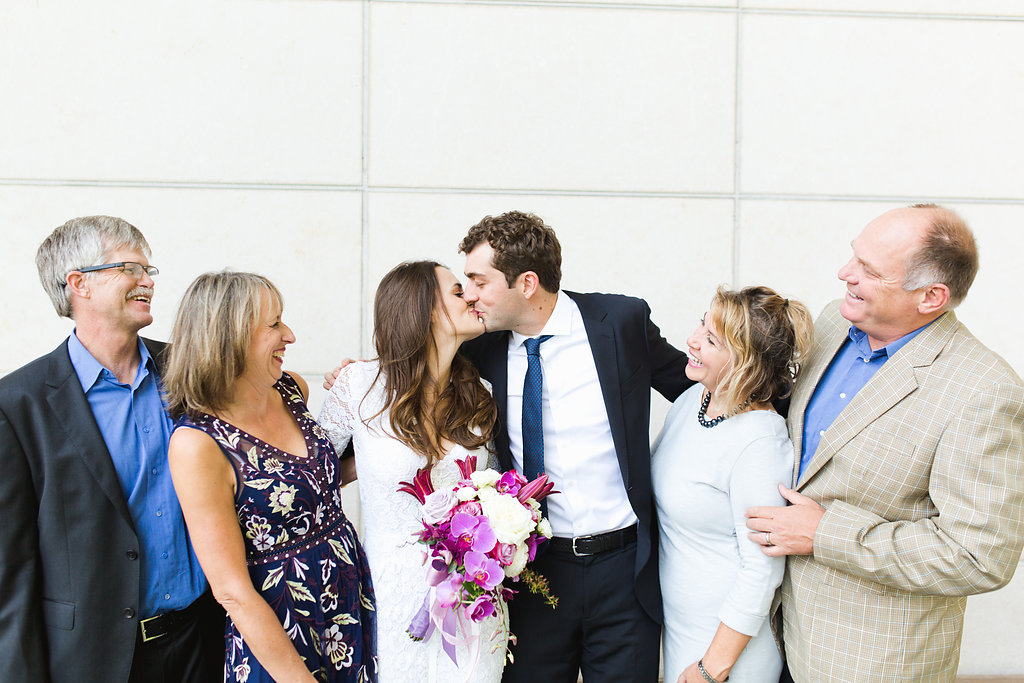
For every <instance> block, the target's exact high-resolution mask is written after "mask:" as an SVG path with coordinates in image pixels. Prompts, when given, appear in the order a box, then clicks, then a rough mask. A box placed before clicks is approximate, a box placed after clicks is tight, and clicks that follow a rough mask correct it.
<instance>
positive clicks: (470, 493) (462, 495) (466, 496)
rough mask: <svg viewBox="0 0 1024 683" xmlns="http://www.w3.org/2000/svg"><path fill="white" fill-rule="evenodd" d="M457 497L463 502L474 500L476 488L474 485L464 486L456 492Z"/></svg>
mask: <svg viewBox="0 0 1024 683" xmlns="http://www.w3.org/2000/svg"><path fill="white" fill-rule="evenodd" d="M455 497H456V498H458V499H459V500H461V501H462V502H463V503H465V502H466V501H470V500H473V499H474V498H476V489H475V488H473V487H472V486H462V487H460V488H459V490H458V491H456V492H455Z"/></svg>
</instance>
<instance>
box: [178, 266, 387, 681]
mask: <svg viewBox="0 0 1024 683" xmlns="http://www.w3.org/2000/svg"><path fill="white" fill-rule="evenodd" d="M281 310H282V301H281V295H280V293H279V292H278V290H277V288H276V287H274V285H273V284H271V283H270V282H269V281H268V280H266V279H265V278H263V277H261V276H259V275H253V274H251V273H232V272H223V273H207V274H205V275H201V276H200V277H199V278H197V279H196V280H195V282H193V283H192V285H191V286H190V287H189V289H188V291H187V292H186V293H185V296H184V298H183V300H182V303H181V307H180V309H179V311H178V316H177V319H176V321H175V323H174V331H173V332H172V335H171V336H172V346H171V356H170V359H169V361H168V371H167V373H166V375H165V378H164V383H165V387H166V390H167V396H168V403H169V406H170V410H171V413H172V415H183V417H182V418H181V419H180V420H179V421H178V425H177V429H176V430H175V432H174V434H173V435H172V437H171V445H170V456H169V457H170V467H171V475H172V477H173V479H174V487H175V490H176V492H177V494H178V498H179V500H180V501H181V508H182V512H183V513H184V515H185V521H186V524H187V526H188V530H189V535H190V537H191V540H192V544H193V546H194V547H195V551H196V555H197V557H198V558H199V563H200V564H201V565H202V568H203V571H204V572H205V573H206V576H207V578H208V579H209V581H210V585H211V587H212V588H213V593H214V596H215V597H216V598H217V600H218V601H219V602H220V603H221V604H222V605H223V606H224V608H225V609H226V610H227V613H228V617H229V618H228V620H227V627H226V643H225V646H226V661H225V680H229V681H237V682H238V683H254V682H261V683H262V682H269V681H278V682H284V681H296V682H299V681H301V682H302V683H311V682H313V681H321V682H326V681H331V682H333V681H352V682H362V681H375V680H376V675H377V663H376V656H375V649H376V648H375V637H376V628H375V626H376V614H375V600H374V594H373V587H372V585H371V582H370V576H369V568H368V566H367V563H366V558H365V556H364V554H363V550H362V548H361V546H360V545H359V542H358V540H357V539H356V535H355V532H354V530H353V528H352V525H351V524H349V522H348V520H347V519H346V518H345V513H344V512H343V511H342V509H341V495H340V487H341V484H342V481H343V479H349V478H351V475H352V472H351V471H349V472H344V471H343V469H344V465H343V464H342V463H341V462H340V461H339V459H338V456H337V454H336V453H335V451H334V448H333V447H332V446H331V443H330V442H329V441H328V440H327V439H326V438H325V436H324V434H323V432H322V431H321V429H320V427H319V426H318V425H317V423H316V421H315V420H314V419H313V417H312V416H311V415H310V414H309V411H308V410H307V408H306V403H305V399H306V394H307V387H306V383H305V382H304V381H303V380H302V378H301V377H298V376H292V375H290V374H288V373H286V372H284V371H283V370H282V364H283V359H284V352H285V347H286V346H287V345H288V344H291V343H292V342H294V341H295V336H294V335H293V334H292V331H291V330H290V329H289V328H288V326H287V325H285V324H284V323H283V322H282V321H281ZM349 469H351V466H349Z"/></svg>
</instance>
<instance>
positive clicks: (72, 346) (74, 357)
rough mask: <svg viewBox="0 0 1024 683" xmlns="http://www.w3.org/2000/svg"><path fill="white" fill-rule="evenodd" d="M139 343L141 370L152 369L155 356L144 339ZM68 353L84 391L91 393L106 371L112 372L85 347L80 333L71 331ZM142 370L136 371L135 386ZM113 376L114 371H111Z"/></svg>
mask: <svg viewBox="0 0 1024 683" xmlns="http://www.w3.org/2000/svg"><path fill="white" fill-rule="evenodd" d="M138 344H139V355H140V356H141V358H140V360H139V371H140V372H141V370H142V368H146V369H147V370H150V371H152V369H153V368H151V367H150V363H152V362H153V357H152V356H151V355H150V354H149V349H148V348H146V345H145V344H143V343H142V339H139V340H138ZM68 355H69V356H70V357H71V365H72V366H74V368H75V374H76V375H78V381H79V382H81V384H82V391H83V392H85V393H89V390H90V389H92V387H93V385H94V384H96V382H97V381H98V380H99V378H100V377H101V375H102V374H103V372H104V371H106V372H107V373H110V370H107V368H105V367H103V365H102V364H101V363H100V362H99V361H98V360H96V358H95V357H94V356H93V355H92V354H91V353H89V349H87V348H85V344H83V343H82V342H81V340H80V339H79V338H78V335H77V334H76V333H75V332H72V333H71V336H70V337H68ZM140 372H136V373H135V379H136V381H135V382H133V383H132V384H133V386H134V385H135V384H137V383H138V382H137V380H138V379H139V375H140ZM110 374H111V376H113V373H110Z"/></svg>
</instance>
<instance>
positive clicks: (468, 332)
mask: <svg viewBox="0 0 1024 683" xmlns="http://www.w3.org/2000/svg"><path fill="white" fill-rule="evenodd" d="M483 331H484V326H483V323H482V322H481V321H480V319H479V318H478V317H477V315H476V313H475V311H473V310H472V309H471V308H470V307H469V306H468V305H467V304H466V303H465V302H463V300H462V285H460V284H459V282H458V280H457V279H456V278H455V276H454V275H453V274H452V273H451V271H449V270H448V269H447V268H445V267H443V266H441V265H439V264H437V263H433V262H430V261H416V262H407V263H402V264H400V265H398V266H396V267H395V268H394V269H393V270H392V271H391V272H390V273H388V274H387V275H385V276H384V279H383V280H381V283H380V285H379V286H378V287H377V295H376V298H375V300H374V332H373V338H374V344H375V346H376V350H377V358H376V359H375V360H372V361H369V362H356V363H350V364H349V365H347V366H346V367H345V368H344V369H343V370H342V371H341V374H340V375H339V376H338V379H337V381H336V382H335V383H334V386H333V387H332V389H331V391H330V392H329V393H328V395H327V397H326V399H325V400H324V406H323V410H322V411H321V413H320V424H321V425H322V426H323V428H324V429H325V430H326V432H327V434H328V436H329V437H330V439H331V441H333V442H334V446H335V448H336V449H337V450H338V452H339V453H341V452H342V450H343V449H344V448H345V447H346V446H347V445H348V443H349V440H352V441H353V442H354V443H353V445H354V447H355V460H356V470H357V472H358V476H359V497H360V502H361V504H362V511H363V523H364V533H363V535H362V541H363V546H364V549H365V551H366V555H367V558H368V560H369V564H370V575H371V576H372V578H373V584H374V588H375V591H376V595H377V655H378V662H379V672H380V681H381V682H382V683H392V682H399V681H408V680H421V681H428V682H435V681H444V682H445V683H458V682H459V681H462V680H467V679H472V680H474V681H482V682H494V683H497V681H499V680H500V679H501V672H502V668H503V666H504V659H505V649H506V639H507V628H506V624H505V616H504V610H499V611H498V612H497V613H496V614H495V615H493V616H491V617H489V618H488V619H486V620H484V621H483V622H482V623H481V624H480V625H481V627H482V628H481V630H480V636H481V640H482V643H483V644H482V647H481V648H480V652H481V654H480V659H479V660H478V661H477V662H475V664H474V663H473V662H471V661H469V655H468V653H467V651H466V648H465V647H460V648H458V652H457V659H458V662H459V664H458V666H456V665H455V664H454V663H453V662H452V661H451V659H449V657H448V655H446V654H445V653H444V652H443V651H442V649H441V637H440V634H438V633H435V634H434V636H433V637H432V638H430V639H428V640H426V641H422V642H417V641H414V640H412V638H410V636H409V634H408V633H406V629H407V628H408V627H409V623H410V621H411V620H412V617H413V616H414V615H415V614H416V612H417V611H418V609H419V608H420V606H421V605H422V604H423V598H424V595H425V593H426V588H427V583H426V581H427V579H426V576H427V571H428V567H427V566H425V565H424V563H423V556H424V555H423V549H422V548H423V546H420V545H419V544H417V543H415V540H414V534H415V533H416V532H418V531H420V530H421V529H422V523H421V506H420V503H419V502H418V500H417V499H416V498H415V497H413V496H411V495H409V494H407V493H402V492H399V490H398V489H399V486H400V483H401V482H409V481H412V480H413V477H414V476H415V475H416V472H417V470H418V469H419V468H421V467H424V466H427V467H429V468H430V476H431V480H432V482H433V484H434V487H435V489H436V488H438V487H442V486H452V485H454V484H455V482H456V481H458V480H459V479H460V478H461V473H460V470H459V466H458V463H457V462H456V461H457V460H465V459H466V458H467V456H469V455H473V454H475V455H476V456H477V462H478V467H479V468H480V469H483V468H485V467H486V466H487V461H488V455H487V451H486V444H487V441H488V440H489V439H490V438H491V432H492V429H493V427H494V423H495V420H496V418H497V408H496V406H495V403H494V400H493V399H492V398H491V395H490V391H489V387H487V386H486V385H485V384H484V383H483V382H482V380H481V379H480V376H479V374H478V373H477V371H476V369H475V368H474V367H473V366H472V365H471V364H470V363H469V361H467V360H466V359H464V358H463V357H462V356H460V355H458V354H457V351H458V349H459V346H460V345H461V344H462V342H464V341H466V340H467V339H472V338H474V337H476V336H478V335H480V334H481V333H483Z"/></svg>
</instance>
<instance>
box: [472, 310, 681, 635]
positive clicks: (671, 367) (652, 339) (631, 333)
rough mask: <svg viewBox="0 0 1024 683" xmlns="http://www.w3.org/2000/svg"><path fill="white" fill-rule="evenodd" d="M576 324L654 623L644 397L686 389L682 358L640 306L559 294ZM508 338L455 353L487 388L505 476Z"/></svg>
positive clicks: (657, 606)
mask: <svg viewBox="0 0 1024 683" xmlns="http://www.w3.org/2000/svg"><path fill="white" fill-rule="evenodd" d="M564 293H565V294H567V295H568V296H569V297H570V298H571V299H572V300H573V301H575V302H576V305H577V306H579V309H580V313H581V314H582V316H583V325H584V327H585V328H586V330H587V338H588V339H589V341H590V349H591V351H592V352H593V354H594V364H595V365H596V366H597V376H598V380H599V381H600V384H601V393H602V394H603V395H604V405H605V409H606V410H607V412H608V424H609V425H610V426H611V431H612V440H613V441H614V442H615V454H616V456H617V457H618V460H619V470H620V471H621V472H622V481H623V482H624V483H625V485H626V495H627V496H628V497H629V502H630V504H631V505H632V506H633V512H634V513H635V514H636V516H637V519H638V520H639V533H638V538H637V557H636V566H635V568H634V580H635V586H636V594H637V599H638V600H639V601H640V604H641V605H643V607H644V609H645V610H646V611H647V613H648V614H649V615H650V616H651V617H652V618H653V619H655V621H657V622H659V623H660V622H661V620H662V616H661V615H662V611H661V587H660V585H659V584H658V523H657V518H656V516H655V509H654V496H653V491H652V487H651V442H650V424H651V389H656V390H657V391H658V392H659V393H660V394H662V395H663V396H664V397H665V398H667V399H668V400H670V401H674V400H675V399H676V398H677V397H678V396H679V394H681V393H682V392H683V391H684V390H685V389H686V388H687V387H689V386H690V385H691V384H693V382H692V381H691V380H690V379H688V378H687V377H686V354H685V353H684V352H682V351H680V350H678V349H676V348H675V347H673V346H672V345H671V344H669V343H668V342H667V341H666V340H665V338H664V337H662V336H661V330H659V329H658V326H657V325H655V324H654V323H653V322H651V309H650V308H649V307H648V306H647V302H645V301H644V300H643V299H637V298H634V297H628V296H622V295H618V294H577V293H575V292H564ZM510 334H511V333H509V332H490V333H487V334H484V335H483V336H481V337H478V338H477V339H474V340H472V341H469V342H466V343H464V344H463V345H462V348H461V352H462V354H463V355H465V356H466V357H467V358H469V359H470V360H471V361H472V362H473V363H474V364H475V365H476V366H477V368H479V370H480V374H481V376H482V377H483V378H484V379H486V380H487V381H489V382H490V383H491V385H492V387H493V391H494V398H495V400H496V401H497V403H498V422H499V431H498V434H497V435H496V438H495V447H496V448H497V451H498V461H499V462H500V463H501V466H502V468H503V469H506V470H508V469H511V468H512V454H511V452H510V450H509V443H508V432H507V431H506V429H505V419H506V415H505V413H506V409H507V403H508V339H509V335H510Z"/></svg>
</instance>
